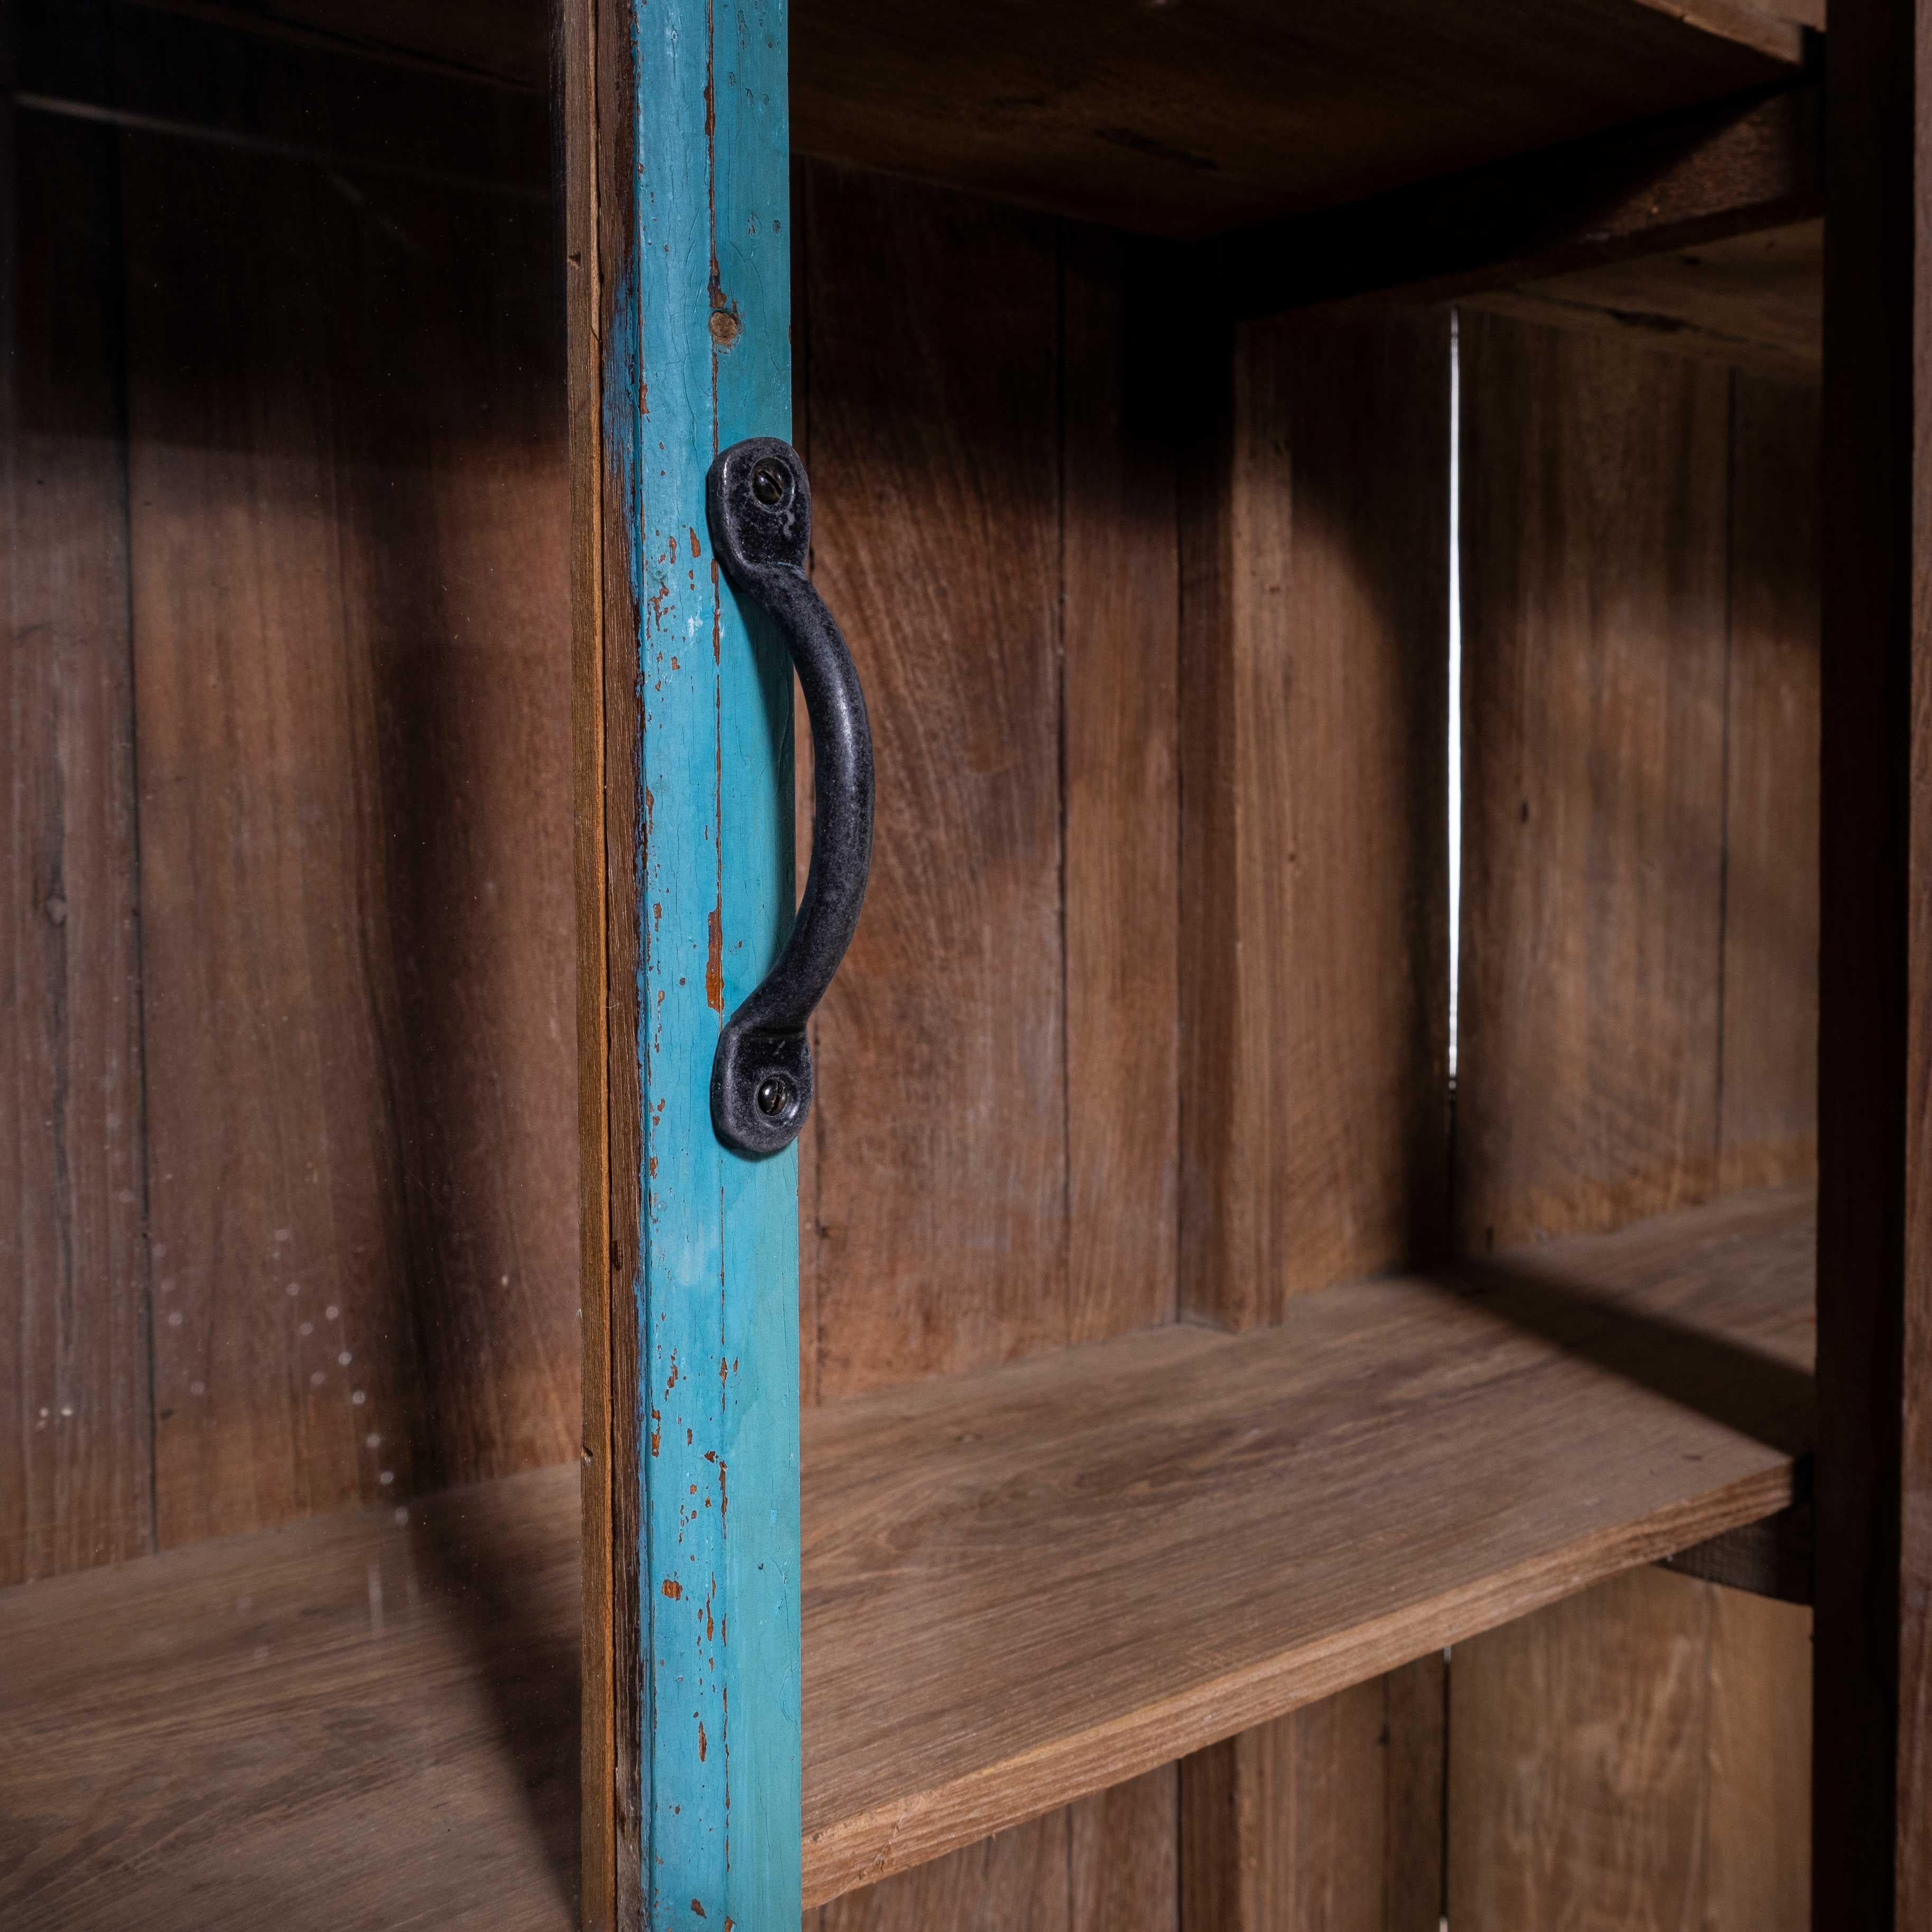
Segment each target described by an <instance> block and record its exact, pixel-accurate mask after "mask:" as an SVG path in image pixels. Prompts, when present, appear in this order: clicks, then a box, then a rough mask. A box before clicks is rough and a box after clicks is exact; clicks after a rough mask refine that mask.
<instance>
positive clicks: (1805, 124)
mask: <svg viewBox="0 0 1932 1932" xmlns="http://www.w3.org/2000/svg"><path fill="white" fill-rule="evenodd" d="M1820 121H1821V115H1820V100H1819V94H1818V90H1817V88H1816V87H1815V86H1796V87H1793V88H1790V89H1786V90H1784V91H1783V92H1776V93H1772V94H1770V95H1763V94H1751V95H1744V96H1741V97H1739V98H1736V99H1731V100H1726V101H1718V102H1715V103H1713V104H1711V105H1709V106H1708V107H1696V108H1691V109H1687V110H1685V111H1683V112H1682V113H1674V114H1667V115H1659V116H1658V117H1657V118H1655V119H1654V120H1650V121H1638V122H1637V123H1635V124H1634V125H1631V126H1628V127H1616V128H1614V129H1613V130H1610V132H1608V133H1601V134H1591V135H1588V136H1585V137H1583V138H1582V139H1570V138H1568V136H1569V134H1570V133H1571V130H1568V129H1565V130H1562V135H1561V136H1559V141H1560V145H1556V146H1554V147H1551V148H1546V149H1544V150H1542V151H1538V152H1537V153H1535V154H1526V155H1523V156H1521V157H1517V158H1515V159H1512V160H1505V161H1499V162H1496V163H1492V164H1490V165H1489V166H1482V167H1474V168H1470V169H1468V170H1466V172H1461V173H1456V174H1446V175H1442V176H1441V177H1440V178H1436V179H1432V180H1430V181H1424V182H1423V183H1421V184H1420V185H1418V186H1416V187H1410V188H1403V189H1400V190H1396V191H1394V192H1393V193H1388V194H1386V195H1379V196H1373V197H1372V198H1370V199H1367V200H1364V201H1360V202H1351V203H1349V205H1346V206H1343V207H1340V208H1323V209H1319V210H1317V211H1313V212H1311V213H1308V214H1298V215H1292V216H1289V217H1286V218H1285V219H1283V220H1280V221H1277V222H1273V223H1267V224H1265V225H1262V226H1257V227H1255V228H1250V229H1238V230H1236V231H1235V232H1234V233H1230V234H1229V235H1226V236H1222V237H1220V238H1218V239H1217V240H1215V241H1214V242H1213V243H1211V245H1208V248H1206V249H1205V250H1204V251H1203V253H1204V254H1205V256H1206V257H1207V258H1208V261H1209V262H1210V263H1211V264H1212V271H1211V272H1212V273H1213V275H1214V278H1215V279H1216V280H1217V281H1219V282H1220V283H1221V284H1223V285H1224V286H1226V287H1228V288H1229V290H1230V291H1231V293H1232V296H1233V298H1234V299H1235V303H1236V305H1237V306H1238V308H1240V309H1241V311H1242V312H1243V313H1244V314H1250V315H1265V314H1274V313H1276V312H1277V311H1280V310H1283V309H1286V308H1300V307H1306V306H1307V305H1310V304H1311V303H1315V302H1332V301H1335V300H1338V299H1342V298H1344V297H1348V296H1360V295H1370V294H1376V293H1394V292H1395V291H1397V290H1400V291H1402V292H1403V293H1406V295H1408V296H1412V297H1415V298H1419V299H1431V300H1442V299H1445V298H1448V297H1450V296H1467V295H1470V294H1473V293H1478V292H1480V291H1482V290H1493V289H1498V288H1503V287H1509V286H1511V285H1513V284H1517V283H1520V282H1523V281H1526V280H1537V279H1541V278H1547V277H1552V276H1556V275H1563V274H1566V273H1573V272H1585V271H1590V270H1602V269H1607V268H1608V267H1609V266H1613V265H1615V264H1616V263H1622V262H1625V261H1627V260H1631V259H1632V258H1634V257H1655V256H1656V255H1658V254H1660V253H1661V252H1662V251H1667V250H1688V249H1691V248H1697V249H1700V250H1701V249H1702V248H1705V247H1706V246H1709V245H1714V244H1716V243H1718V242H1722V241H1724V240H1725V239H1727V238H1728V237H1731V236H1746V235H1751V234H1755V233H1759V232H1760V231H1762V230H1764V229H1777V228H1781V227H1784V226H1789V225H1790V224H1792V223H1797V222H1802V221H1810V220H1815V219H1816V218H1817V217H1818V216H1819V215H1820V214H1821V213H1822V212H1823V207H1824V192H1825V190H1824V160H1823V136H1822V132H1821V125H1820Z"/></svg>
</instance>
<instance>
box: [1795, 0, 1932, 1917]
mask: <svg viewBox="0 0 1932 1932" xmlns="http://www.w3.org/2000/svg"><path fill="white" fill-rule="evenodd" d="M1928 55H1932V23H1928V21H1927V17H1926V10H1925V8H1924V7H1923V6H1921V5H1903V4H1897V0H1834V4H1833V5H1832V58H1831V62H1830V64H1829V70H1828V73H1827V77H1826V130H1827V132H1826V139H1827V149H1826V180H1827V181H1828V183H1829V202H1828V208H1827V214H1826V221H1827V224H1828V230H1829V234H1830V237H1831V241H1830V245H1829V249H1828V250H1827V252H1826V263H1825V392H1824V406H1823V416H1824V423H1825V459H1824V515H1823V556H1824V586H1823V632H1824V642H1823V664H1824V670H1823V687H1822V691H1823V699H1822V701H1823V727H1822V730H1823V787H1824V793H1823V829H1822V833H1821V837H1820V862H1821V872H1822V877H1823V898H1822V901H1821V908H1820V931H1821V933H1822V935H1823V941H1822V945H1821V947H1820V970H1819V993H1820V1025H1819V1094H1818V1104H1819V1123H1818V1127H1819V1175H1818V1370H1817V1378H1818V1407H1819V1427H1818V1446H1817V1490H1816V1508H1817V1579H1818V1583H1817V1601H1816V1603H1815V1605H1814V1610H1815V1613H1816V1626H1815V1634H1816V1649H1815V1652H1814V1656H1815V1660H1816V1676H1815V1682H1814V1704H1813V1712H1814V1731H1813V1736H1814V1747H1815V1748H1814V1769H1813V1782H1812V1806H1813V1820H1814V1829H1813V1838H1812V1847H1813V1853H1814V1857H1813V1864H1812V1909H1813V1914H1814V1923H1815V1924H1816V1925H1817V1927H1818V1932H1850V1928H1852V1927H1860V1928H1864V1932H1891V1928H1892V1927H1906V1926H1919V1925H1924V1924H1927V1923H1932V1402H1928V1400H1927V1396H1926V1394H1925V1390H1926V1385H1927V1380H1928V1367H1932V1147H1928V1145H1927V1140H1926V1129H1925V1123H1926V1121H1927V1088H1928V1085H1932V1027H1928V1025H1927V1016H1928V1013H1932V951H1928V937H1932V934H1928V920H1927V907H1928V905H1929V904H1932V894H1928V891H1927V880H1928V878H1932V871H1928V862H1932V786H1929V785H1928V784H1927V777H1926V774H1927V769H1928V760H1932V609H1928V607H1927V595H1928V589H1932V570H1928V568H1927V543H1928V541H1932V538H1928V535H1927V532H1928V528H1932V291H1928V287H1927V276H1928V273H1932V263H1928V257H1927V251H1926V248H1925V243H1924V236H1925V208H1926V199H1927V187H1928V169H1932V159H1928V154H1927V140H1926V130H1927V124H1928V118H1932V100H1928V98H1927V74H1928V65H1927V62H1928Z"/></svg>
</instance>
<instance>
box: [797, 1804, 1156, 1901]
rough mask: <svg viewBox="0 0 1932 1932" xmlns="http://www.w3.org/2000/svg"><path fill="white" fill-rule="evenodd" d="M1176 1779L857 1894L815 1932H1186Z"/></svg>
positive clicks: (1072, 1811)
mask: <svg viewBox="0 0 1932 1932" xmlns="http://www.w3.org/2000/svg"><path fill="white" fill-rule="evenodd" d="M1174 1818H1175V1772H1174V1768H1173V1767H1172V1766H1164V1767H1163V1768H1162V1769H1160V1770H1158V1771H1154V1772H1148V1774H1147V1775H1145V1777H1142V1778H1133V1779H1130V1781H1128V1782H1127V1783H1126V1784H1120V1785H1116V1786H1115V1787H1114V1788H1113V1789H1112V1790H1109V1791H1103V1792H1100V1793H1097V1795H1096V1796H1094V1797H1091V1798H1087V1799H1082V1800H1081V1802H1079V1804H1077V1805H1069V1806H1067V1807H1066V1808H1064V1809H1062V1810H1060V1811H1052V1812H1049V1813H1048V1814H1046V1816H1045V1817H1040V1818H1036V1819H1034V1820H1031V1821H1030V1822H1029V1823H1026V1824H1024V1825H1016V1826H1013V1827H1011V1828H1010V1829H1008V1830H1007V1831H1004V1832H1000V1833H998V1834H997V1835H995V1836H994V1837H992V1838H986V1839H983V1840H982V1841H980V1843H977V1844H974V1845H968V1846H965V1847H964V1848H963V1849H961V1850H959V1851H956V1852H950V1853H949V1854H948V1855H947V1856H945V1857H944V1858H938V1859H935V1860H934V1861H933V1862H932V1863H931V1864H925V1865H921V1866H919V1867H918V1868H917V1869H916V1870H912V1871H909V1872H904V1873H901V1874H900V1875H899V1876H898V1877H896V1878H891V1879H886V1880H885V1881H884V1882H883V1883H881V1884H879V1885H868V1886H866V1887H865V1888H863V1889H862V1890H860V1891H853V1892H848V1893H847V1894H845V1895H844V1897H841V1898H838V1899H835V1900H832V1902H831V1903H829V1904H828V1905H826V1906H823V1908H822V1909H820V1911H818V1912H813V1913H809V1914H808V1915H807V1920H806V1922H807V1924H808V1926H809V1927H811V1928H812V1932H902V1928H910V1927H917V1928H919V1932H926V1928H927V1927H935V1928H938V1932H1175V1927H1176V1924H1177V1918H1176V1913H1177V1906H1178V1886H1177V1881H1176V1875H1175V1830H1174Z"/></svg>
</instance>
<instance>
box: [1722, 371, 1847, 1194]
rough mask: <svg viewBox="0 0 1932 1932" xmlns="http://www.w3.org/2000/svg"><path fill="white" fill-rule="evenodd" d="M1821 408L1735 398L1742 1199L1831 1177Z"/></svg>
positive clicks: (1735, 1126) (1734, 853) (1731, 859)
mask: <svg viewBox="0 0 1932 1932" xmlns="http://www.w3.org/2000/svg"><path fill="white" fill-rule="evenodd" d="M1818 404H1819V398H1818V391H1817V389H1816V388H1815V387H1812V386H1806V385H1802V384H1796V383H1781V382H1775V381H1772V380H1766V379H1765V378H1763V377H1755V376H1745V375H1740V376H1739V377H1737V379H1736V381H1735V383H1733V389H1732V422H1731V435H1732V450H1731V595H1730V675H1729V684H1730V696H1729V700H1728V718H1729V725H1728V737H1727V747H1726V752H1725V807H1724V1046H1723V1051H1724V1091H1723V1093H1722V1095H1721V1098H1720V1103H1719V1108H1718V1131H1719V1135H1720V1145H1719V1148H1718V1185H1719V1187H1721V1188H1724V1189H1727V1190H1728V1189H1730V1188H1734V1187H1769V1186H1773V1185H1775V1184H1778V1182H1781V1181H1793V1180H1798V1179H1800V1178H1805V1177H1806V1176H1808V1175H1811V1174H1814V1173H1815V1172H1817V1159H1818V1046H1817V1026H1818V943H1819V931H1818V892H1819V867H1818V756H1819V752H1818V716H1819V699H1818V691H1819V671H1820V667H1819V628H1818V584H1819V514H1820V508H1821V505H1820V499H1819V460H1820V452H1821V449H1822V443H1821V436H1822V425H1821V424H1820V419H1819V408H1818Z"/></svg>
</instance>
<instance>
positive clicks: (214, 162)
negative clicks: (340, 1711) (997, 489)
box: [123, 136, 577, 1544]
mask: <svg viewBox="0 0 1932 1932" xmlns="http://www.w3.org/2000/svg"><path fill="white" fill-rule="evenodd" d="M123 142H124V148H125V150H126V151H127V154H128V157H129V158H128V163H127V168H126V171H125V176H124V193H125V196H126V204H127V236H128V248H129V284H130V312H129V328H128V338H129V359H130V378H129V391H130V432H131V434H130V445H131V465H132V475H133V487H132V491H131V509H130V528H131V544H132V556H133V618H134V625H135V635H136V689H137V692H138V694H139V703H138V706H137V711H138V724H139V749H140V756H141V760H142V766H141V769H142V859H143V877H142V931H143V935H144V945H145V1001H146V1014H147V1028H148V1041H149V1049H150V1055H149V1066H150V1073H151V1078H152V1079H153V1080H154V1082H156V1083H157V1094H156V1099H155V1100H154V1103H153V1104H151V1107H150V1112H149V1118H150V1130H151V1180H150V1184H149V1194H150V1205H151V1232H152V1238H153V1242H154V1250H153V1252H154V1273H155V1285H154V1292H155V1296H156V1300H157V1324H156V1330H155V1336H156V1363H155V1371H154V1376H155V1387H156V1391H157V1474H156V1488H157V1499H158V1505H159V1512H160V1525H159V1530H160V1540H161V1541H162V1542H163V1544H172V1543H175V1542H181V1541H191V1540H193V1539H194V1538H197V1537H199V1536H202V1535H211V1534H217V1533H220V1532H226V1531H230V1530H234V1529H241V1528H245V1527H249V1526H254V1525H257V1524H260V1523H270V1522H274V1521H276V1520H281V1518H283V1517H287V1516H288V1515H290V1514H297V1513H300V1512H302V1511H306V1510H310V1509H315V1508H335V1507H339V1506H340V1505H341V1504H343V1503H344V1502H347V1501H352V1500H354V1499H357V1498H362V1499H365V1500H369V1501H374V1500H376V1499H378V1498H380V1497H386V1496H390V1495H391V1494H392V1493H394V1494H395V1495H396V1496H401V1495H407V1494H408V1493H410V1491H411V1490H412V1489H413V1488H415V1487H419V1486H422V1485H425V1484H431V1483H434V1482H441V1481H447V1480H449V1479H451V1478H457V1477H461V1476H466V1475H467V1476H481V1475H490V1474H495V1473H500V1472H505V1471H507V1470H508V1469H514V1468H517V1467H521V1466H528V1465H529V1464H530V1463H538V1462H542V1461H545V1460H554V1459H555V1458H556V1457H557V1456H558V1455H559V1454H562V1453H564V1452H565V1451H566V1450H567V1449H568V1447H569V1446H570V1445H571V1440H572V1438H573V1436H574V1430H573V1429H572V1428H571V1426H570V1424H569V1421H568V1418H569V1415H570V1411H571V1408H572V1406H574V1403H573V1399H572V1388H573V1384H574V1368H573V1363H574V1357H575V1355H576V1350H577V1340H576V1335H575V1332H574V1331H575V1322H574V1307H573V1304H571V1302H570V1301H568V1299H567V1293H568V1291H567V1289H566V1290H565V1294H563V1295H559V1293H558V1292H557V1291H558V1289H559V1287H560V1286H562V1284H563V1283H566V1282H567V1281H568V1278H569V1273H570V1263H569V1261H568V1256H569V1255H570V1253H571V1250H573V1249H574V1245H575V1238H576V1236H575V1228H574V1214H573V1203H572V1201H571V1189H570V1187H568V1174H569V1166H568V1162H569V1156H568V1147H569V1136H568V1121H569V1120H570V1118H571V1113H572V1111H573V1108H574V1100H573V1097H572V1094H571V1084H570V1067H569V1061H568V1052H567V1048H566V1047H565V1042H566V1041H567V1039H568V1028H569V1025H570V1019H569V1016H568V995H567V994H566V992H565V987H564V986H563V984H562V980H561V978H560V977H559V975H558V974H557V973H556V971H555V961H556V957H557V950H556V949H557V948H558V947H559V946H566V945H568V944H569V943H570V941H571V913H570V907H569V901H568V892H567V888H566V886H565V868H564V867H563V865H562V855H563V850H564V844H565V839H566V838H567V836H568V833H567V831H566V820H565V816H564V813H563V809H562V791H561V787H562V784H563V781H564V772H565V768H566V763H567V758H568V738H567V727H566V723H565V717H566V714H565V709H564V706H563V705H562V702H561V701H560V699H561V691H560V688H559V685H558V682H557V680H556V677H555V676H554V672H555V670H556V667H557V666H558V665H559V663H560V662H561V660H562V653H563V649H564V634H563V629H562V609H563V594H564V583H565V576H564V569H565V528H566V524H565V519H566V515H567V511H566V503H567V496H566V493H565V481H564V475H563V469H562V449H561V431H562V412H561V410H560V408H559V407H557V403H558V401H559V395H560V389H561V383H560V380H559V379H560V376H561V371H560V370H558V369H557V368H556V365H555V362H554V361H553V356H554V353H555V348H556V346H557V345H556V332H555V330H554V326H553V322H552V319H551V316H550V313H549V312H548V311H547V308H546V307H545V304H544V292H545V290H546V287H547V281H546V279H545V278H544V277H543V275H542V272H541V268H540V266H538V264H540V263H541V260H542V259H543V256H544V251H546V248H547V229H546V224H545V223H544V221H543V220H541V219H540V218H538V217H532V216H530V215H529V214H522V213H520V212H519V211H517V209H516V208H514V206H512V205H507V204H500V203H499V204H491V203H487V202H485V203H482V204H480V205H465V204H464V202H463V200H462V199H461V198H460V197H455V196H439V195H437V194H435V193H431V192H430V191H428V190H421V189H406V188H401V187H392V188H390V189H389V190H384V189H383V188H381V187H378V186H377V184H370V185H369V186H368V188H367V190H364V189H361V188H356V187H355V185H354V184H353V183H351V184H350V187H351V189H353V193H345V192H344V190H342V189H341V187H338V186H337V185H336V184H334V183H333V182H332V181H329V179H326V178H321V177H318V176H317V175H314V174H312V173H311V172H309V171H308V170H307V169H304V168H302V167H301V166H298V165H296V164H294V163H271V162H265V161H263V160H260V158H259V157H246V158H244V157H232V156H228V155H226V154H220V153H219V152H218V151H214V150H209V149H197V148H187V147H184V146H182V145H179V144H175V143H170V142H166V141H163V140H161V139H153V138H146V137H135V136H124V137H123ZM358 197H359V198H358ZM184 210H190V211H199V214H200V215H201V216H202V217H204V218H197V219H186V218H184V215H183V211H184ZM244 243H245V244H246V245H242V244H244ZM325 288H326V290H328V291H329V299H328V300H326V301H323V300H322V299H320V292H321V291H322V290H323V289H325ZM217 292H219V295H220V299H218V300H217V299H216V296H217ZM546 368H547V370H548V374H547V375H546V374H545V373H544V372H545V371H546ZM426 562H427V563H428V568H425V563H426ZM532 797H534V798H535V799H538V800H541V801H544V802H543V803H541V804H539V805H538V806H537V807H535V808H531V807H530V805H529V800H530V799H532ZM160 1088H165V1090H166V1091H165V1094H160V1092H159V1091H158V1090H159V1089H160Z"/></svg>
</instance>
